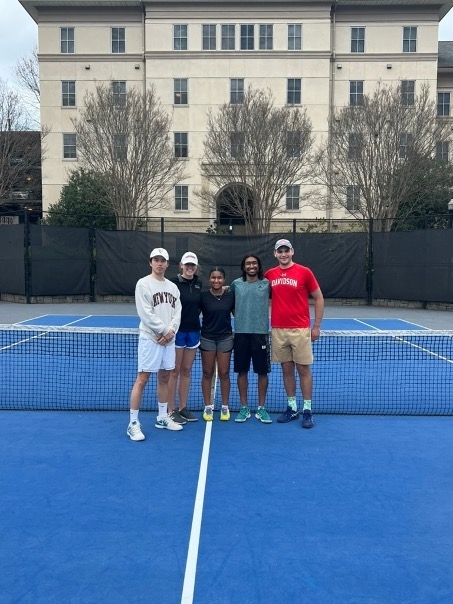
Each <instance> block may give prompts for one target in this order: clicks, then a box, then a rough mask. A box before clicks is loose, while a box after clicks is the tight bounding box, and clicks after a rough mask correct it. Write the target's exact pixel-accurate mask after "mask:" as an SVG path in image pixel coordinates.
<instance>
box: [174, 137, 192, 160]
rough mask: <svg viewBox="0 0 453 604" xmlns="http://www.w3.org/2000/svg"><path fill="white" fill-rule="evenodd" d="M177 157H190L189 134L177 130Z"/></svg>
mask: <svg viewBox="0 0 453 604" xmlns="http://www.w3.org/2000/svg"><path fill="white" fill-rule="evenodd" d="M175 157H189V134H188V133H187V132H175Z"/></svg>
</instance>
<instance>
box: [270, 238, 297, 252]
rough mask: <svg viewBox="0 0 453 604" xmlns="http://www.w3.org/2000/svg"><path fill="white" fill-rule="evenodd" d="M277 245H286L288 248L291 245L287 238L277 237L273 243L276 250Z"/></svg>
mask: <svg viewBox="0 0 453 604" xmlns="http://www.w3.org/2000/svg"><path fill="white" fill-rule="evenodd" d="M279 247H287V248H288V249H291V248H292V247H293V246H292V245H291V241H288V239H279V240H278V241H277V243H276V244H275V248H274V249H275V250H278V248H279Z"/></svg>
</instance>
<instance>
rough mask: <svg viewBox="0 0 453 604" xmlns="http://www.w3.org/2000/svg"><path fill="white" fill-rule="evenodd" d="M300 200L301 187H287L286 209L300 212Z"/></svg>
mask: <svg viewBox="0 0 453 604" xmlns="http://www.w3.org/2000/svg"><path fill="white" fill-rule="evenodd" d="M299 199H300V186H299V185H291V186H290V187H286V209H287V210H289V211H291V210H298V209H299Z"/></svg>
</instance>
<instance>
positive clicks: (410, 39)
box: [403, 27, 417, 52]
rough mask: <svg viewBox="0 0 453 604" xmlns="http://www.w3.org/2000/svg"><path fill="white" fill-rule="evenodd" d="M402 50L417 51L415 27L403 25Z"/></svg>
mask: <svg viewBox="0 0 453 604" xmlns="http://www.w3.org/2000/svg"><path fill="white" fill-rule="evenodd" d="M403 52H417V28H416V27H403Z"/></svg>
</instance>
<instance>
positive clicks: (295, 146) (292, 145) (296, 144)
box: [286, 131, 300, 157]
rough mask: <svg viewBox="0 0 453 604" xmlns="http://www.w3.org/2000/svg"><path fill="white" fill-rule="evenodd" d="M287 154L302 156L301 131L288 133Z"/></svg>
mask: <svg viewBox="0 0 453 604" xmlns="http://www.w3.org/2000/svg"><path fill="white" fill-rule="evenodd" d="M286 155H287V156H288V157H300V132H299V131H294V132H287V133H286Z"/></svg>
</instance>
